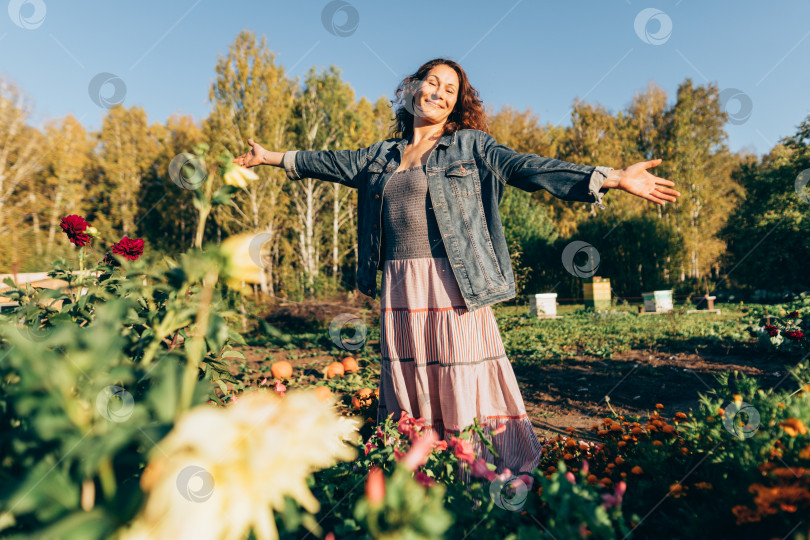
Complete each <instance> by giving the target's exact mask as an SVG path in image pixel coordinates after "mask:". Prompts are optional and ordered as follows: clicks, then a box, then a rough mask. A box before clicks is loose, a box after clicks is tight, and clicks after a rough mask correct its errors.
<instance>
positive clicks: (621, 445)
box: [618, 441, 627, 448]
mask: <svg viewBox="0 0 810 540" xmlns="http://www.w3.org/2000/svg"><path fill="white" fill-rule="evenodd" d="M618 446H619V448H624V447H625V446H627V441H619V445H618Z"/></svg>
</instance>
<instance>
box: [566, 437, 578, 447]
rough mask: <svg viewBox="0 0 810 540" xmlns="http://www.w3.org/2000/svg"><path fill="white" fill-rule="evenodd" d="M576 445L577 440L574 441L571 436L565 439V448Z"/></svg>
mask: <svg viewBox="0 0 810 540" xmlns="http://www.w3.org/2000/svg"><path fill="white" fill-rule="evenodd" d="M576 445H577V441H575V440H574V439H571V438H568V439H565V447H566V448H571V447H572V446H576Z"/></svg>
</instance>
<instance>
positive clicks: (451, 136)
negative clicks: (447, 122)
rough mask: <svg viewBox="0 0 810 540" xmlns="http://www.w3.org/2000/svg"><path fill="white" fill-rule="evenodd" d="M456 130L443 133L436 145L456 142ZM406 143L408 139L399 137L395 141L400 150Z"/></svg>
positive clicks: (447, 144)
mask: <svg viewBox="0 0 810 540" xmlns="http://www.w3.org/2000/svg"><path fill="white" fill-rule="evenodd" d="M457 133H458V130H456V131H454V132H453V133H445V134H444V135H442V136H441V138H439V142H438V144H436V146H451V145H454V144H456V134H457ZM407 145H408V139H406V138H403V137H401V138H400V139H399V141H397V143H396V146H397V147H398V148H399V151H400V152H402V150H403V149H404V148H405V147H406V146H407Z"/></svg>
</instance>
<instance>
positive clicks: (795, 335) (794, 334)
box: [785, 330, 804, 341]
mask: <svg viewBox="0 0 810 540" xmlns="http://www.w3.org/2000/svg"><path fill="white" fill-rule="evenodd" d="M785 337H786V338H788V339H794V340H796V341H801V340H803V339H804V332H800V331H799V330H787V331H785Z"/></svg>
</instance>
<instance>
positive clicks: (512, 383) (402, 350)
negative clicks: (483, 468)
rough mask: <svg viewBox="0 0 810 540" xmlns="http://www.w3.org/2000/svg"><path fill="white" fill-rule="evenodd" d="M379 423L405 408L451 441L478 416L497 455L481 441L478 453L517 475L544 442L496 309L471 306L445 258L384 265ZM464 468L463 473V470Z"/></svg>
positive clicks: (535, 460)
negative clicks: (525, 400)
mask: <svg viewBox="0 0 810 540" xmlns="http://www.w3.org/2000/svg"><path fill="white" fill-rule="evenodd" d="M380 301H381V313H380V334H381V339H380V345H381V349H382V372H381V376H380V405H379V411H378V415H377V419H378V421H382V420H383V419H384V418H385V417H386V416H388V415H390V414H393V417H394V419H395V420H398V419H399V418H400V414H401V411H406V412H407V413H408V415H409V416H412V417H416V418H419V417H422V418H425V419H426V420H427V422H428V424H429V426H430V428H431V429H433V430H434V431H436V433H437V435H439V437H441V438H444V439H445V440H449V437H450V436H451V435H454V434H455V433H456V432H457V430H460V429H463V428H464V427H466V426H468V425H470V424H472V423H473V422H474V420H475V419H476V418H478V420H479V423H480V424H481V425H482V426H483V427H484V430H485V432H487V434H488V435H489V434H490V432H491V431H493V430H495V429H496V428H498V427H499V426H505V430H504V431H503V432H502V433H500V434H498V435H495V436H494V438H493V439H492V440H493V446H494V448H495V450H496V452H497V453H498V454H499V457H495V456H493V455H492V454H491V453H490V452H489V451H488V450H487V449H486V447H485V446H484V445H483V443H482V442H481V441H479V440H477V438H475V439H473V441H472V442H473V447H474V449H475V451H476V454H477V455H478V456H479V457H483V458H484V459H485V460H486V461H487V462H488V463H493V464H494V465H495V466H496V472H497V473H501V472H503V469H504V468H509V470H510V471H511V472H512V473H513V474H519V473H528V472H529V471H531V470H532V469H534V468H535V467H536V466H537V463H538V462H539V460H540V452H541V445H540V442H539V440H538V439H537V436H536V434H535V433H534V428H533V426H532V424H531V421H530V420H529V418H528V416H527V414H526V408H525V406H524V404H523V399H522V397H521V394H520V389H519V388H518V384H517V379H516V378H515V374H514V371H513V370H512V364H511V363H510V362H509V359H508V358H507V356H506V352H505V350H504V346H503V342H502V340H501V336H500V332H499V330H498V325H497V322H496V321H495V317H494V314H493V312H492V309H491V308H490V307H489V306H485V307H482V308H479V309H476V310H473V311H468V310H467V308H466V305H465V303H464V299H463V297H462V295H461V291H460V290H459V288H458V284H457V283H456V280H455V276H454V275H453V272H452V267H451V266H450V261H449V260H448V259H447V258H432V257H425V258H415V259H397V260H387V261H385V262H384V263H383V279H382V290H381V296H380ZM463 472H464V471H463Z"/></svg>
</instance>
